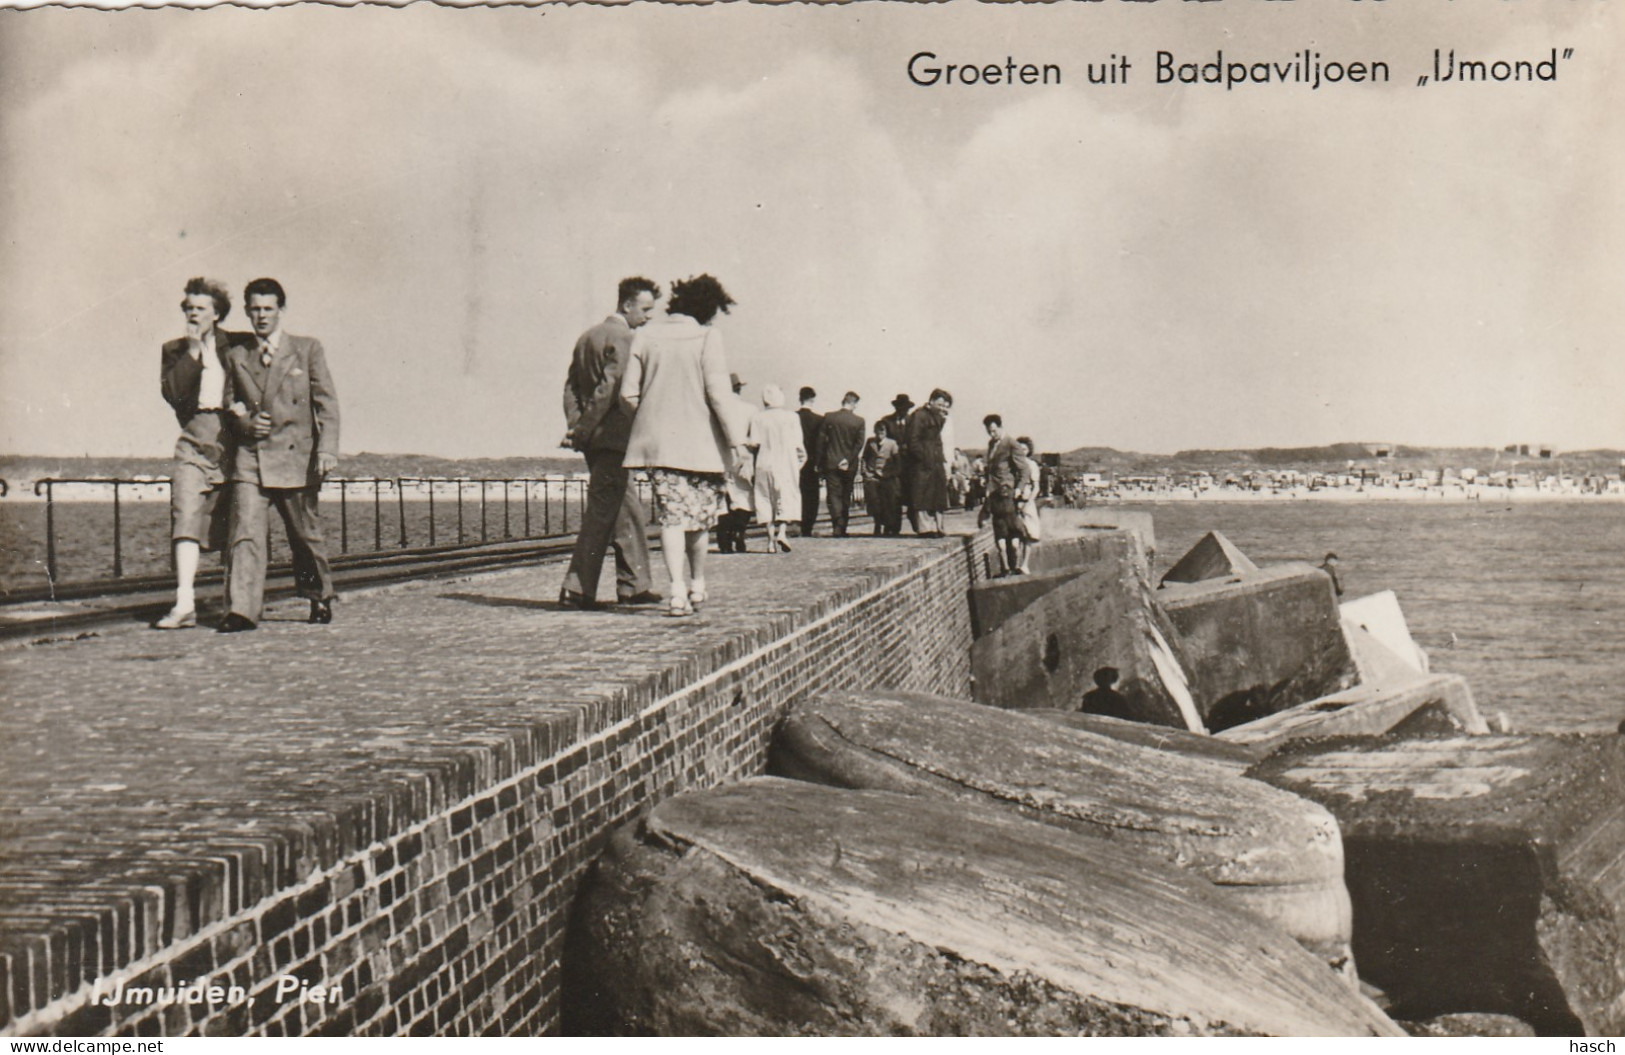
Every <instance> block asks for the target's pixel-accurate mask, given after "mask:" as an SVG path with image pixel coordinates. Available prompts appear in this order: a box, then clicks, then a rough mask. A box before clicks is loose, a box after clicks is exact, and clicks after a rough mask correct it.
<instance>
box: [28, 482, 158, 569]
mask: <svg viewBox="0 0 1625 1055" xmlns="http://www.w3.org/2000/svg"><path fill="white" fill-rule="evenodd" d="M154 482H156V481H154ZM163 482H164V483H165V484H167V483H168V482H169V481H168V480H164V481H163ZM146 483H147V481H144V480H125V479H121V478H119V477H113V476H59V477H46V478H45V479H42V480H36V481H35V482H34V494H36V495H41V494H43V495H44V496H45V568H46V574H48V575H49V576H50V579H51V581H52V582H56V581H57V579H58V576H57V566H56V488H57V487H58V486H61V485H64V484H66V485H70V486H71V485H73V484H95V485H98V486H103V487H105V486H107V485H109V484H110V485H112V488H113V578H115V579H121V578H123V577H124V529H123V518H122V516H121V510H120V507H119V488H121V487H131V486H142V485H145V484H146Z"/></svg>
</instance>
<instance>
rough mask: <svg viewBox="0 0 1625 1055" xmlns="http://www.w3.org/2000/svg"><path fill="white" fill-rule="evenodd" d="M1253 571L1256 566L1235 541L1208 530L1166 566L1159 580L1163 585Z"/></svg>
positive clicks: (1231, 577) (1233, 575) (1226, 576)
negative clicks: (1171, 565) (1175, 560)
mask: <svg viewBox="0 0 1625 1055" xmlns="http://www.w3.org/2000/svg"><path fill="white" fill-rule="evenodd" d="M1256 571H1258V565H1256V564H1254V563H1253V562H1252V561H1251V560H1249V559H1248V557H1247V555H1246V554H1245V553H1243V552H1241V550H1239V549H1237V548H1236V544H1235V543H1234V542H1231V541H1230V540H1229V539H1227V538H1225V537H1224V536H1223V535H1221V534H1219V533H1218V532H1217V531H1209V532H1208V533H1207V534H1206V535H1203V536H1202V537H1201V539H1200V540H1198V541H1197V543H1196V545H1194V546H1192V547H1191V548H1190V549H1189V550H1187V551H1186V552H1185V555H1184V556H1183V557H1181V558H1179V560H1178V561H1177V562H1175V564H1174V566H1173V567H1172V568H1169V569H1168V571H1167V573H1166V574H1164V575H1163V577H1162V582H1163V585H1167V584H1168V583H1171V582H1184V583H1190V582H1206V581H1208V580H1210V579H1239V578H1241V577H1242V576H1244V575H1247V574H1250V573H1252V572H1256Z"/></svg>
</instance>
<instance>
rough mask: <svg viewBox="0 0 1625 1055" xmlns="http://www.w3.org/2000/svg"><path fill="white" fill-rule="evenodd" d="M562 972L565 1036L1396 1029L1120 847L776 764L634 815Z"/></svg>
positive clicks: (590, 886)
mask: <svg viewBox="0 0 1625 1055" xmlns="http://www.w3.org/2000/svg"><path fill="white" fill-rule="evenodd" d="M1239 950H1245V954H1244V955H1238V951H1239ZM564 963H565V975H566V978H567V979H568V983H567V984H568V989H567V992H566V1005H565V1006H566V1007H567V1008H569V1009H571V1011H570V1013H571V1014H573V1016H574V1021H570V1020H567V1021H566V1022H565V1024H564V1025H565V1029H566V1030H567V1031H568V1032H572V1033H624V1034H644V1035H668V1036H669V1035H687V1036H691V1035H731V1036H785V1035H822V1036H829V1035H883V1036H897V1035H1074V1036H1075V1035H1079V1034H1084V1035H1136V1036H1139V1035H1179V1034H1185V1035H1190V1034H1200V1035H1211V1034H1233V1033H1247V1034H1289V1035H1310V1034H1318V1035H1365V1036H1369V1035H1383V1036H1393V1035H1400V1034H1399V1030H1398V1027H1397V1026H1396V1025H1395V1024H1394V1023H1393V1022H1392V1021H1391V1020H1390V1019H1388V1018H1387V1016H1386V1015H1384V1014H1383V1013H1382V1012H1381V1011H1380V1010H1378V1009H1377V1008H1376V1006H1375V1005H1374V1004H1372V1003H1371V1002H1370V1001H1369V1000H1367V999H1365V998H1364V997H1362V996H1360V995H1359V994H1358V993H1356V992H1354V991H1353V990H1351V989H1350V988H1349V987H1348V986H1346V985H1344V984H1343V983H1342V982H1340V981H1339V980H1338V979H1337V978H1336V977H1335V976H1334V975H1333V974H1332V973H1331V972H1330V971H1328V970H1327V969H1326V968H1325V966H1324V965H1323V964H1321V963H1320V962H1318V961H1317V960H1316V959H1315V958H1314V957H1312V956H1311V955H1309V954H1308V953H1307V952H1305V951H1304V950H1303V949H1301V948H1299V947H1298V946H1297V945H1296V944H1294V943H1293V942H1292V941H1291V940H1290V939H1289V938H1287V937H1286V936H1285V935H1283V934H1281V933H1280V932H1279V931H1278V930H1276V929H1275V928H1273V927H1271V926H1270V925H1269V924H1267V923H1265V922H1264V921H1262V920H1260V919H1258V918H1257V917H1255V916H1253V915H1251V914H1250V913H1246V912H1241V911H1237V910H1236V909H1234V908H1233V907H1232V906H1231V905H1229V904H1228V903H1227V902H1225V901H1224V900H1222V899H1220V898H1218V897H1216V896H1214V893H1213V891H1212V889H1211V888H1210V887H1208V886H1206V885H1205V884H1202V883H1201V882H1199V881H1197V880H1196V879H1195V878H1194V877H1191V876H1187V875H1184V874H1182V873H1180V872H1177V871H1175V870H1173V869H1169V868H1166V867H1164V866H1161V865H1159V864H1157V863H1155V862H1151V861H1147V860H1145V859H1144V856H1143V855H1141V854H1138V853H1136V852H1135V851H1134V849H1132V848H1130V847H1118V846H1115V845H1113V844H1111V843H1110V842H1106V841H1103V840H1099V839H1091V838H1086V837H1083V836H1079V835H1077V834H1075V833H1072V832H1068V831H1063V830H1061V829H1058V828H1055V827H1053V826H1050V825H1044V824H1038V823H1034V822H1032V821H1028V820H1025V819H1023V818H1020V817H1016V816H1012V815H1010V814H1009V813H1007V812H1004V811H1000V810H996V809H992V808H990V807H985V806H980V805H977V804H974V803H966V802H951V801H947V800H944V799H939V798H934V797H926V796H909V795H897V794H893V793H887V792H874V791H851V790H844V789H837V788H829V787H820V786H818V785H814V784H806V783H802V782H799V781H788V780H776V779H773V778H755V779H752V780H747V781H744V782H742V783H739V784H734V785H731V786H729V787H725V788H722V789H719V790H715V791H709V792H698V793H691V794H686V795H680V796H678V797H676V798H673V799H669V800H667V801H666V802H664V803H661V804H660V805H658V806H656V807H655V808H654V809H653V811H651V812H650V814H649V815H648V816H647V818H646V819H645V820H644V821H643V823H642V824H641V826H638V827H636V828H634V827H627V828H623V829H621V830H620V831H619V832H618V833H617V834H616V835H615V837H614V838H613V839H612V840H611V842H610V846H609V849H608V851H607V852H606V853H605V855H604V856H603V858H601V859H600V861H599V863H598V866H597V868H596V870H595V873H594V874H593V876H592V877H591V878H589V879H588V880H587V881H586V882H585V883H584V885H583V890H582V895H581V897H580V900H579V901H578V903H577V908H576V913H575V924H574V926H573V928H572V933H571V940H570V942H569V945H568V950H567V954H566V958H565V961H564Z"/></svg>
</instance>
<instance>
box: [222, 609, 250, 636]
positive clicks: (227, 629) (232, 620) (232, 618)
mask: <svg viewBox="0 0 1625 1055" xmlns="http://www.w3.org/2000/svg"><path fill="white" fill-rule="evenodd" d="M253 629H255V626H254V620H252V619H250V618H248V616H246V615H238V614H237V613H236V612H228V613H226V617H225V618H224V619H222V620H220V629H219V630H217V631H215V632H216V633H219V634H240V633H242V632H243V631H244V630H253Z"/></svg>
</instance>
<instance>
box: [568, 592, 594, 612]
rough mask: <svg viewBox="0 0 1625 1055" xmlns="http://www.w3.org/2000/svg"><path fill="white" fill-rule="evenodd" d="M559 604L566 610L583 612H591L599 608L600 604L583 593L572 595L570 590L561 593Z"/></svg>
mask: <svg viewBox="0 0 1625 1055" xmlns="http://www.w3.org/2000/svg"><path fill="white" fill-rule="evenodd" d="M559 604H561V605H563V606H564V607H566V608H577V609H580V610H581V611H583V612H590V611H592V610H593V609H595V608H597V607H598V602H597V601H595V600H593V599H592V598H591V597H588V596H587V595H586V594H582V593H572V592H571V591H569V590H560V591H559Z"/></svg>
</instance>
